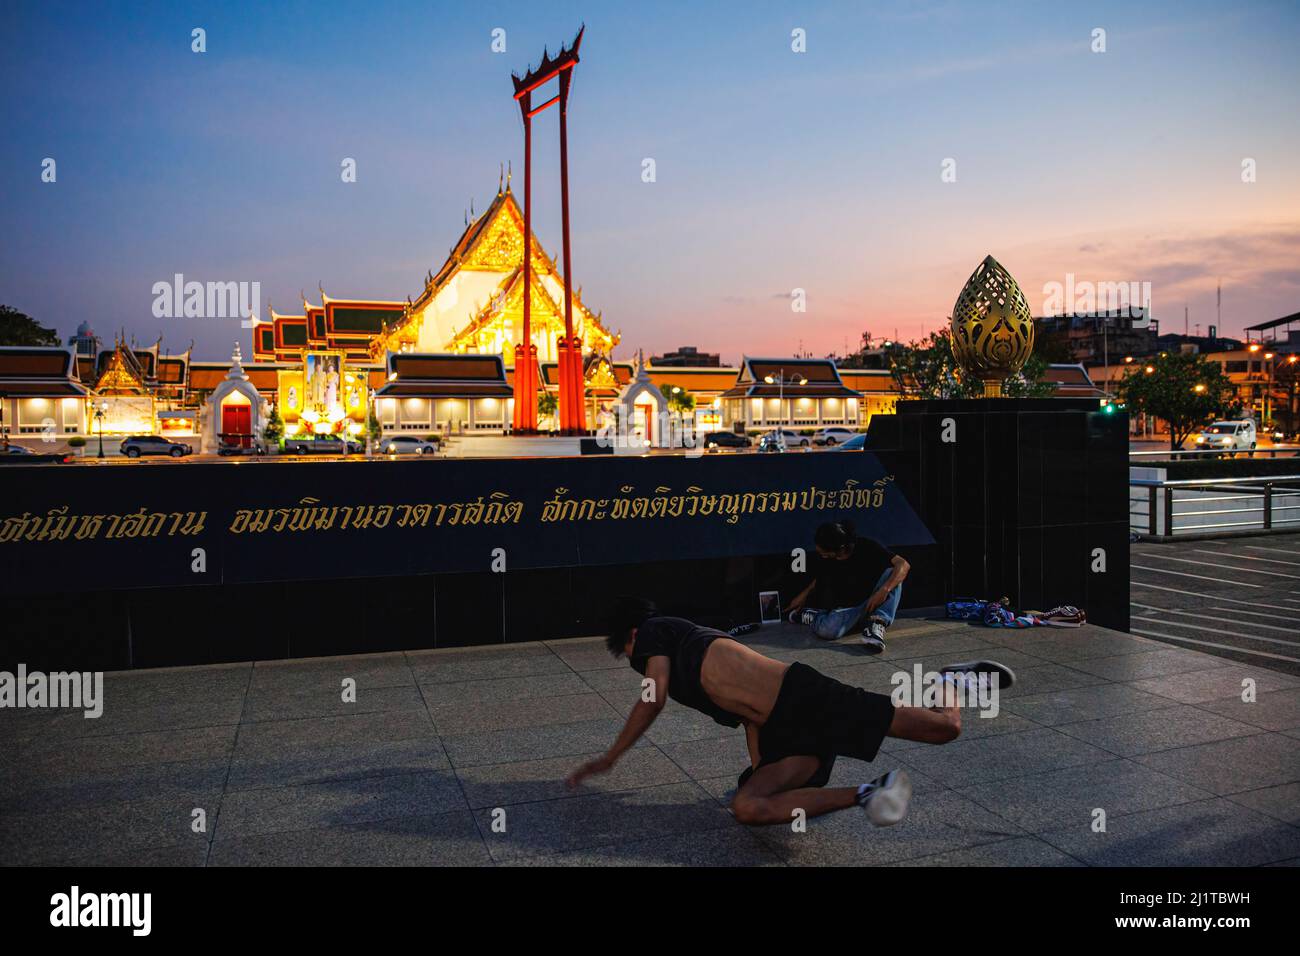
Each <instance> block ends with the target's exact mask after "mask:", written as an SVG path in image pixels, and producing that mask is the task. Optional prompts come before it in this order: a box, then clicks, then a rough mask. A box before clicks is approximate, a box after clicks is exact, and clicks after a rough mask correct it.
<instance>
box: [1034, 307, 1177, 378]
mask: <svg viewBox="0 0 1300 956" xmlns="http://www.w3.org/2000/svg"><path fill="white" fill-rule="evenodd" d="M1034 335H1035V338H1038V339H1040V340H1042V339H1052V338H1056V339H1059V340H1061V341H1062V343H1063V345H1064V346H1065V348H1066V349H1068V350H1069V352H1070V356H1071V358H1072V360H1073V361H1075V362H1082V363H1084V364H1087V365H1113V364H1114V363H1115V362H1116V361H1117V360H1118V361H1123V358H1124V356H1125V355H1149V354H1151V353H1152V352H1155V351H1156V350H1157V349H1156V339H1157V338H1158V337H1159V335H1160V323H1159V322H1158V321H1157V320H1156V319H1153V318H1151V317H1150V316H1149V315H1148V314H1147V310H1146V309H1142V308H1137V307H1133V308H1120V309H1114V310H1112V311H1107V312H1088V313H1079V314H1074V315H1052V316H1041V317H1038V318H1035V319H1034Z"/></svg>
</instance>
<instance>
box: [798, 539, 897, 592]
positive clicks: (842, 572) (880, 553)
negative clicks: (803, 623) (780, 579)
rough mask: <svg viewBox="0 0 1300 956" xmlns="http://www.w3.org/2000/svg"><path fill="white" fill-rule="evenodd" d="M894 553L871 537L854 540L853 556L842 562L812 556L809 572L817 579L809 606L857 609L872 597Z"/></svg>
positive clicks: (817, 555) (815, 555) (816, 555)
mask: <svg viewBox="0 0 1300 956" xmlns="http://www.w3.org/2000/svg"><path fill="white" fill-rule="evenodd" d="M893 560H894V553H893V552H892V551H890V550H889V549H888V548H886V547H885V546H884V545H882V544H881V543H880V542H879V541H875V540H873V539H871V538H861V537H859V538H854V539H853V553H852V554H850V555H849V556H848V557H847V558H845V559H844V560H843V561H840V560H838V559H836V558H823V557H822V556H821V555H819V554H813V555H812V557H811V559H810V560H809V562H808V572H809V573H810V574H811V575H812V576H813V577H814V578H815V579H816V581H817V587H816V588H814V593H813V595H812V600H811V601H810V602H809V603H810V605H811V606H813V607H818V608H822V609H824V610H830V609H832V608H838V607H856V606H857V605H859V604H861V603H862V602H863V601H865V600H866V599H867V598H868V597H870V596H871V592H872V591H874V590H875V589H876V582H877V581H879V580H880V576H881V575H882V574H884V573H885V571H886V569H887V568H889V566H890V564H891V563H892V562H893Z"/></svg>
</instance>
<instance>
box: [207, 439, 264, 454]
mask: <svg viewBox="0 0 1300 956" xmlns="http://www.w3.org/2000/svg"><path fill="white" fill-rule="evenodd" d="M217 454H218V455H259V456H260V455H265V454H266V442H264V441H262V439H260V438H253V439H251V440H250V441H249V442H248V444H247V445H245V444H244V443H243V442H227V441H221V442H220V443H219V444H218V445H217Z"/></svg>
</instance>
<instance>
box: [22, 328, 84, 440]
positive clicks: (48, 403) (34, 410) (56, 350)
mask: <svg viewBox="0 0 1300 956" xmlns="http://www.w3.org/2000/svg"><path fill="white" fill-rule="evenodd" d="M89 394H90V390H89V389H88V388H86V386H85V385H84V384H83V383H82V382H81V380H80V378H79V377H78V375H77V361H76V353H75V352H74V351H73V350H72V349H71V348H60V347H57V346H54V347H51V346H17V345H15V346H0V442H3V443H4V444H8V442H9V440H10V439H11V438H18V437H20V436H21V437H22V438H25V439H31V440H30V441H23V442H20V444H23V445H26V446H28V447H29V448H39V447H40V446H41V445H52V444H55V443H57V449H55V448H51V449H50V450H51V451H53V450H62V449H64V448H66V447H67V445H66V442H67V439H69V438H71V437H72V436H74V435H84V434H85V433H86V414H87V408H86V399H87V397H88V396H89Z"/></svg>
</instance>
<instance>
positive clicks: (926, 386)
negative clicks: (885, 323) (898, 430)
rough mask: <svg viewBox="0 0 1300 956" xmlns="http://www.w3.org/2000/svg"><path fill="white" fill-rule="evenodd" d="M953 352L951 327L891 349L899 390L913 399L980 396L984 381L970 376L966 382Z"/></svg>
mask: <svg viewBox="0 0 1300 956" xmlns="http://www.w3.org/2000/svg"><path fill="white" fill-rule="evenodd" d="M960 371H961V370H960V367H959V366H958V364H957V359H956V356H954V355H953V352H952V335H951V333H950V332H949V331H948V330H947V329H942V330H940V331H938V332H931V333H930V335H929V337H928V338H925V339H922V340H921V341H920V342H912V343H910V344H909V345H902V346H896V347H895V348H893V349H891V350H890V352H889V372H890V375H891V376H893V379H894V384H895V385H897V386H898V391H899V392H900V393H901V394H903V395H905V396H908V397H910V398H978V397H980V396H981V395H983V394H984V386H983V383H981V382H977V381H975V380H974V378H973V377H970V376H968V378H969V379H970V380H969V381H964V380H963V379H962V377H961V374H960Z"/></svg>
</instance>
